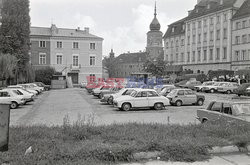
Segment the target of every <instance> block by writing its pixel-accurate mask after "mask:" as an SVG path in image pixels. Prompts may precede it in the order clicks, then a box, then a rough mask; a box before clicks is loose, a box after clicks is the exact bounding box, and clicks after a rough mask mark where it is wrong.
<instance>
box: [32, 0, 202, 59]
mask: <svg viewBox="0 0 250 165" xmlns="http://www.w3.org/2000/svg"><path fill="white" fill-rule="evenodd" d="M196 2H197V0H157V14H158V15H157V18H158V20H159V22H160V24H161V31H162V32H163V33H165V32H166V30H167V27H168V25H169V24H170V23H172V22H175V21H177V20H178V19H181V18H183V17H186V16H187V12H188V10H191V9H193V8H194V6H195V4H196ZM154 3H155V0H30V9H31V12H30V16H31V25H32V26H42V27H50V25H51V23H52V22H53V23H54V24H56V25H57V27H61V28H62V27H63V28H74V29H75V28H77V27H80V28H81V29H84V27H90V33H92V34H94V35H97V36H99V37H102V38H104V42H103V55H104V56H106V55H108V53H109V52H110V49H111V48H113V49H114V52H115V54H116V56H118V55H119V54H121V53H125V52H128V51H130V52H138V51H140V50H142V51H143V50H145V47H146V33H147V32H148V31H149V25H150V23H151V21H152V19H153V16H154V15H153V14H154Z"/></svg>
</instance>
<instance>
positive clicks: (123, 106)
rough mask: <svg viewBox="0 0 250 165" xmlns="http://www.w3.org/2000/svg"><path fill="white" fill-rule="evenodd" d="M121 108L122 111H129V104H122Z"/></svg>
mask: <svg viewBox="0 0 250 165" xmlns="http://www.w3.org/2000/svg"><path fill="white" fill-rule="evenodd" d="M122 109H123V110H124V111H129V110H130V109H131V105H130V104H129V103H124V104H122Z"/></svg>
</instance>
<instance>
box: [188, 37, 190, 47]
mask: <svg viewBox="0 0 250 165" xmlns="http://www.w3.org/2000/svg"><path fill="white" fill-rule="evenodd" d="M188 45H190V36H188Z"/></svg>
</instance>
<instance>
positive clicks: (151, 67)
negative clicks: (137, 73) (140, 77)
mask: <svg viewBox="0 0 250 165" xmlns="http://www.w3.org/2000/svg"><path fill="white" fill-rule="evenodd" d="M167 64H168V63H167V62H166V61H164V60H163V59H162V58H157V60H156V61H152V60H147V61H146V62H145V63H144V65H143V68H144V71H145V72H148V73H152V75H153V76H156V77H163V76H165V74H166V68H167Z"/></svg>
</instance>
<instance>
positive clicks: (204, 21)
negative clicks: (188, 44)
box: [203, 19, 207, 27]
mask: <svg viewBox="0 0 250 165" xmlns="http://www.w3.org/2000/svg"><path fill="white" fill-rule="evenodd" d="M203 25H204V27H206V26H207V20H206V19H204V20H203Z"/></svg>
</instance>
